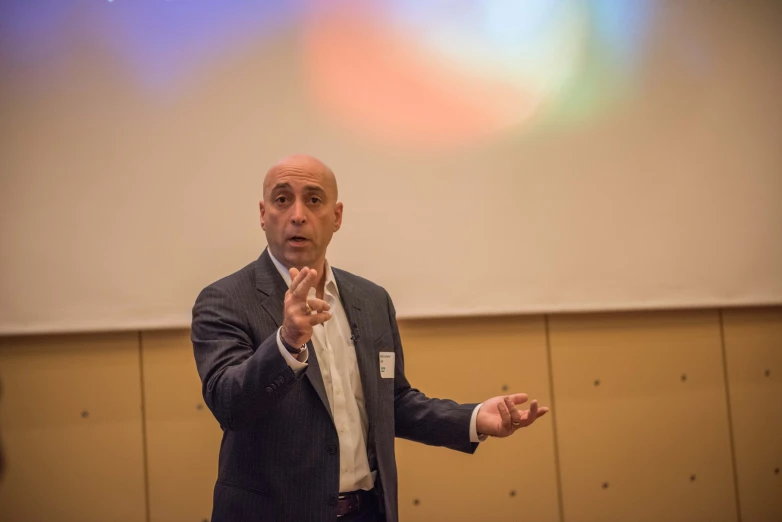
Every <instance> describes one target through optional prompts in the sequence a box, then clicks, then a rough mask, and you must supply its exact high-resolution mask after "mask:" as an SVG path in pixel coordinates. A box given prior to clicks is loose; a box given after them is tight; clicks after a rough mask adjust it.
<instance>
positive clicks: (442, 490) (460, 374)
mask: <svg viewBox="0 0 782 522" xmlns="http://www.w3.org/2000/svg"><path fill="white" fill-rule="evenodd" d="M400 329H401V333H402V338H403V343H404V350H405V372H406V374H407V377H408V379H409V381H410V383H411V384H412V385H413V386H414V387H416V388H418V389H420V390H421V391H423V392H424V393H426V394H427V395H428V396H430V397H442V398H449V399H454V400H456V401H459V402H480V401H482V400H485V399H488V398H490V397H493V396H496V395H503V394H507V393H513V392H526V393H528V394H530V396H531V397H534V398H537V399H538V400H539V402H540V404H541V405H547V404H549V402H550V397H549V380H548V375H549V374H548V364H547V356H546V340H545V328H544V323H543V318H542V317H536V318H519V317H512V318H510V317H506V318H473V319H468V318H462V319H442V320H418V321H405V322H403V323H402V324H401V325H400ZM397 465H398V469H399V481H400V490H399V504H400V506H399V510H400V518H401V519H402V520H407V521H412V522H415V521H431V520H493V521H503V520H507V521H517V520H536V521H558V520H559V508H558V500H557V486H556V469H555V459H554V447H553V435H552V424H551V415H548V416H546V417H544V418H542V419H541V420H540V421H539V422H537V423H535V424H534V425H533V426H531V427H530V428H527V429H525V430H522V431H520V432H517V433H516V434H515V435H514V436H513V437H511V438H508V439H502V440H500V439H490V440H488V441H486V442H484V443H482V444H481V446H480V447H479V448H478V451H477V452H476V453H475V455H465V454H462V453H458V452H455V451H451V450H446V449H442V448H433V447H430V446H425V445H422V444H416V443H413V442H410V441H405V440H401V439H397Z"/></svg>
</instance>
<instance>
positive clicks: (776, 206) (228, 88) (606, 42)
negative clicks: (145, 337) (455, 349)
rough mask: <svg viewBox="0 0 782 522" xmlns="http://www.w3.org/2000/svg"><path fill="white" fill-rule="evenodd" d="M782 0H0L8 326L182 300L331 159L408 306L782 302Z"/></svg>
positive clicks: (116, 323)
mask: <svg viewBox="0 0 782 522" xmlns="http://www.w3.org/2000/svg"><path fill="white" fill-rule="evenodd" d="M780 27H782V3H781V2H776V1H768V0H746V1H742V2H736V1H730V0H711V1H707V0H656V1H655V0H633V1H627V0H583V1H573V0H524V1H499V0H496V1H478V0H474V1H443V0H439V1H430V2H422V1H418V0H382V1H381V0H374V1H370V0H360V1H359V0H350V1H346V0H332V1H325V0H322V1H318V0H293V1H285V2H280V1H268V0H267V1H262V0H168V1H165V0H113V1H105V0H39V1H35V2H30V1H23V0H6V1H4V2H2V3H1V4H0V74H1V75H2V82H1V83H0V114H2V119H0V137H1V138H2V139H1V140H0V176H1V183H2V185H1V188H0V205H2V220H0V234H1V235H2V243H1V244H2V247H1V248H2V250H0V263H1V264H0V333H4V334H14V333H28V332H54V331H77V330H110V329H144V328H163V327H184V326H187V325H189V322H190V311H191V307H192V304H193V301H194V299H195V297H196V295H197V294H198V292H199V291H200V290H201V289H202V288H203V287H204V286H206V285H207V284H209V283H210V282H212V281H214V280H216V279H218V278H220V277H223V276H225V275H227V274H229V273H231V272H233V271H235V270H238V269H239V268H241V267H242V266H244V265H246V264H247V263H250V262H251V261H252V260H253V259H255V258H256V257H257V256H258V255H259V254H260V253H261V252H262V250H263V248H264V247H265V239H264V236H263V233H262V230H261V229H260V226H259V216H258V200H259V199H260V197H261V184H262V180H263V176H264V174H265V171H266V169H267V168H268V167H269V166H270V165H271V164H272V163H273V162H274V161H275V160H277V159H278V158H279V157H281V156H284V155H287V154H290V153H294V152H304V153H309V154H312V155H315V156H317V157H318V158H320V159H322V160H323V161H324V162H325V163H327V164H328V165H329V166H330V167H331V168H332V169H333V170H334V172H335V173H336V175H337V178H338V181H339V184H340V199H341V200H342V201H343V203H344V206H345V213H344V226H343V228H342V230H341V231H340V232H339V233H338V234H336V235H335V237H334V241H333V242H332V244H331V246H330V248H329V254H328V258H329V260H330V262H331V264H333V265H334V266H337V267H340V268H343V269H345V270H348V271H351V272H353V273H356V274H359V275H362V276H364V277H366V278H369V279H371V280H373V281H375V282H376V283H378V284H380V285H382V286H384V287H385V288H386V289H387V290H388V291H389V292H390V294H391V296H392V297H393V299H394V302H395V304H396V308H397V310H398V313H399V316H400V317H424V316H458V315H467V314H476V315H477V314H513V313H539V312H560V311H582V310H583V311H586V310H626V309H652V308H670V307H712V306H715V307H716V306H733V305H749V304H771V303H782V204H781V203H782V105H781V104H780V97H781V96H782V31H780V29H779V28H780Z"/></svg>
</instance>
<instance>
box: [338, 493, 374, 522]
mask: <svg viewBox="0 0 782 522" xmlns="http://www.w3.org/2000/svg"><path fill="white" fill-rule="evenodd" d="M369 509H377V495H376V494H375V490H374V489H372V490H370V491H367V490H364V489H359V490H358V491H351V492H350V493H340V494H339V498H338V499H337V518H341V517H344V516H347V515H351V514H354V513H363V512H365V511H367V510H369Z"/></svg>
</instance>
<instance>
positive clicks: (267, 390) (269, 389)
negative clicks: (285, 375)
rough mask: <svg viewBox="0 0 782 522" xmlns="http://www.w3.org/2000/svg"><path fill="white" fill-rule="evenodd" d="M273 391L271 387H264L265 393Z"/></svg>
mask: <svg viewBox="0 0 782 522" xmlns="http://www.w3.org/2000/svg"><path fill="white" fill-rule="evenodd" d="M273 391H274V390H272V387H271V386H267V387H266V393H271V392H273Z"/></svg>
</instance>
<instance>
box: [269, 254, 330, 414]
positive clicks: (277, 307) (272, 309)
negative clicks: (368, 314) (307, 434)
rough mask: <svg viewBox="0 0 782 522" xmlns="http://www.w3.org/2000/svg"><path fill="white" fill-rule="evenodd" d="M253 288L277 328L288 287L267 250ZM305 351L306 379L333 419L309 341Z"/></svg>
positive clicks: (313, 349)
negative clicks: (260, 295) (255, 289)
mask: <svg viewBox="0 0 782 522" xmlns="http://www.w3.org/2000/svg"><path fill="white" fill-rule="evenodd" d="M255 286H256V288H257V289H258V290H259V291H260V293H261V294H263V297H262V298H261V306H262V307H263V309H264V310H266V312H267V313H268V314H269V315H270V316H271V318H272V319H273V320H274V324H276V325H277V327H278V328H279V327H280V325H282V320H283V317H282V313H283V308H284V306H285V292H287V291H288V286H287V285H286V284H285V280H284V279H283V278H282V276H281V275H280V273H279V272H278V271H277V267H276V266H274V262H273V261H272V259H271V257H269V252H268V251H267V250H264V251H263V254H261V257H260V258H258V263H257V265H256V270H255ZM307 351H308V352H309V358H308V359H307V364H308V366H309V368H307V373H306V376H307V379H309V381H310V384H312V387H313V388H315V392H316V393H317V394H318V397H320V400H321V402H322V403H323V406H324V407H325V408H326V411H328V412H329V416H330V417H332V419H331V420H332V422H333V421H334V418H333V416H332V414H331V407H330V406H329V398H328V395H326V386H325V385H324V384H323V375H322V374H321V372H320V364H319V363H318V356H317V354H316V353H315V347H314V346H313V345H312V341H311V340H310V341H309V342H308V343H307Z"/></svg>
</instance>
